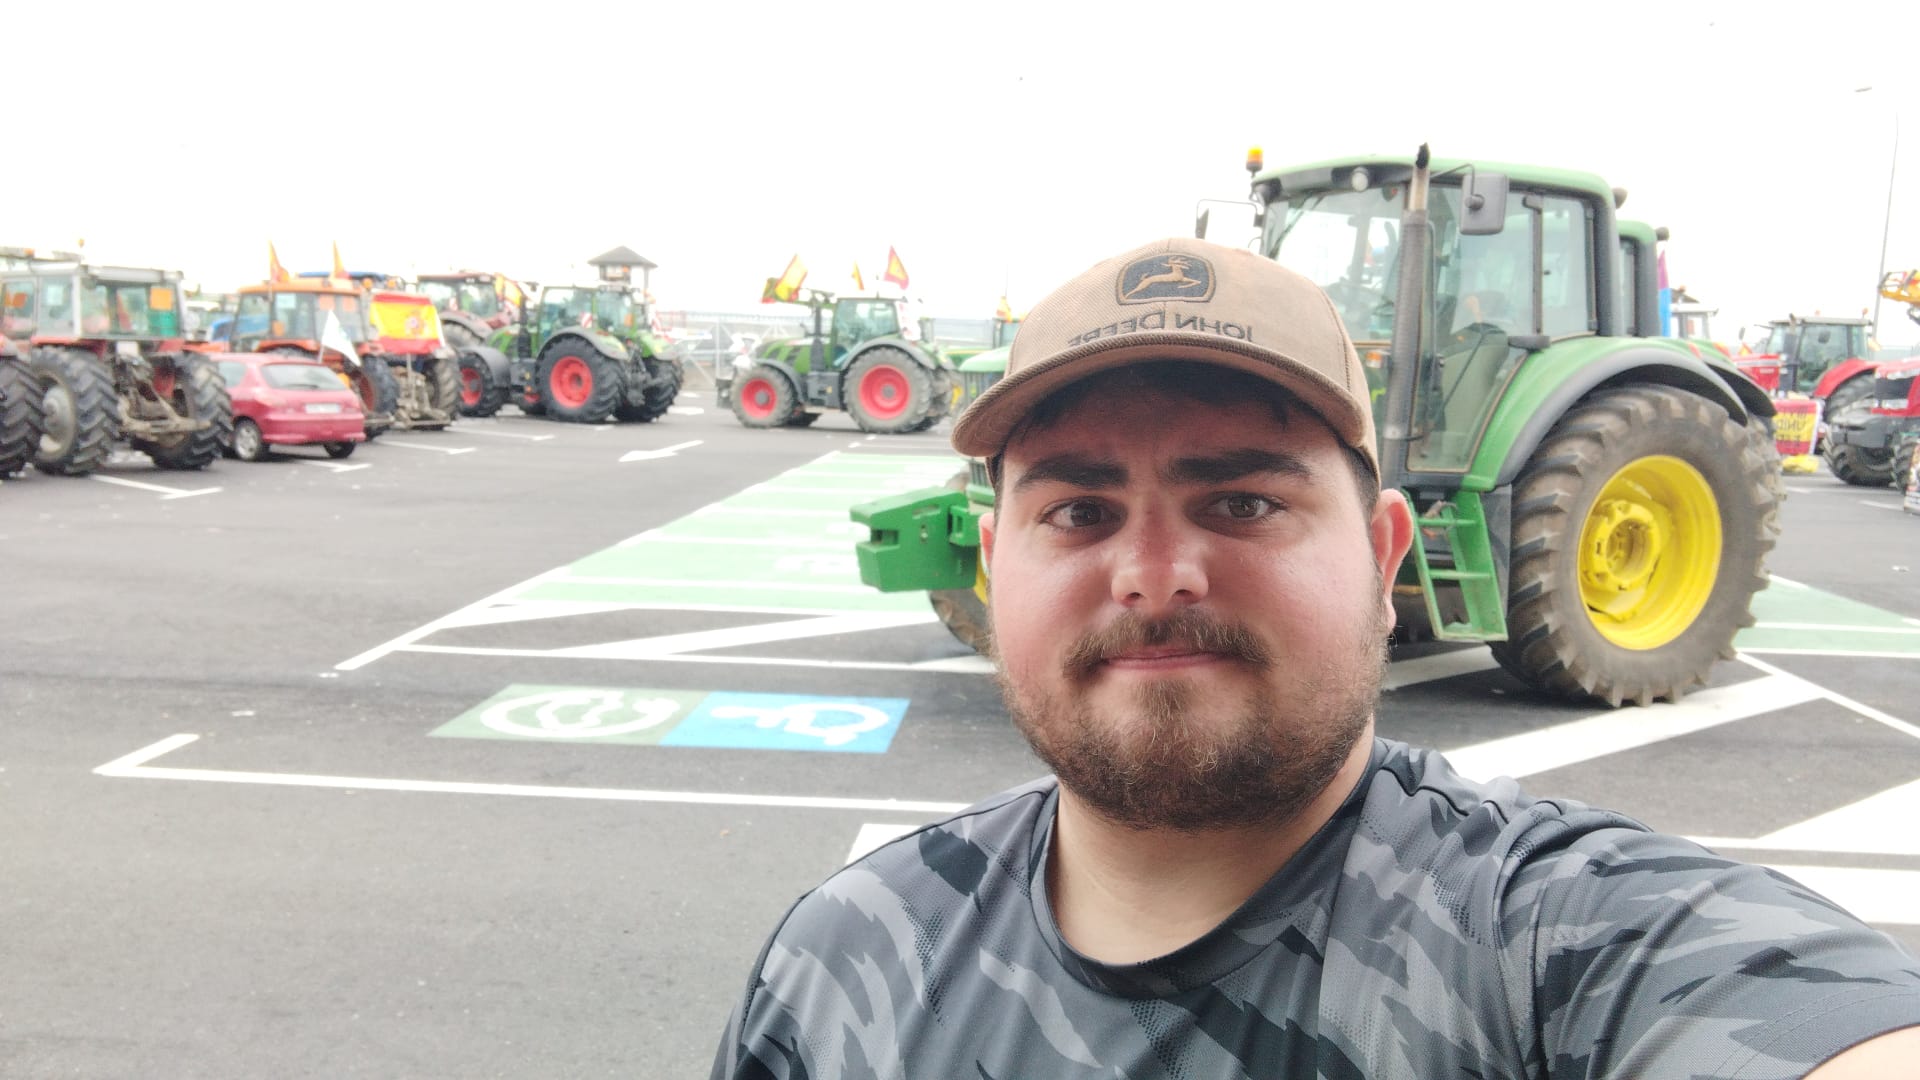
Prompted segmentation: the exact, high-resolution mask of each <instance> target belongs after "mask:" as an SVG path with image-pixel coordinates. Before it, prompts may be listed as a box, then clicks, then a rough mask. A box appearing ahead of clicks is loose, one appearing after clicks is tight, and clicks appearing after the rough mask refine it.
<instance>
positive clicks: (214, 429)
mask: <svg viewBox="0 0 1920 1080" xmlns="http://www.w3.org/2000/svg"><path fill="white" fill-rule="evenodd" d="M172 404H173V407H174V410H175V411H176V412H179V413H180V414H181V415H183V416H186V417H190V418H192V419H194V420H205V421H207V422H208V423H207V426H206V427H204V428H201V429H200V430H198V431H190V432H188V433H186V434H184V435H180V436H177V437H176V438H175V439H174V440H173V441H172V442H170V443H166V444H162V443H155V442H148V441H145V440H141V441H139V442H136V443H135V444H134V449H136V450H139V451H141V452H142V453H144V454H146V455H147V456H148V457H150V458H152V459H153V463H154V464H155V465H157V466H159V467H160V468H162V469H204V468H206V467H207V466H209V465H211V464H213V463H214V461H215V460H216V459H218V458H219V457H220V448H221V447H223V446H225V445H227V443H229V442H231V441H232V440H233V399H232V398H231V397H229V396H228V395H227V384H226V383H225V382H223V381H222V380H221V378H220V371H219V369H218V368H216V367H214V366H213V363H212V362H211V361H209V360H206V359H203V358H201V357H198V356H181V357H179V358H177V359H175V360H174V379H173V401H172Z"/></svg>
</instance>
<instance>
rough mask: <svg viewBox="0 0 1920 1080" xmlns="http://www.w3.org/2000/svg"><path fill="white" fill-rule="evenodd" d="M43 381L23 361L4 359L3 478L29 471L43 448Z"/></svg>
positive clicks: (0, 414) (0, 370) (0, 413)
mask: <svg viewBox="0 0 1920 1080" xmlns="http://www.w3.org/2000/svg"><path fill="white" fill-rule="evenodd" d="M41 394H42V391H41V389H40V380H39V379H38V378H35V377H34V374H33V369H32V368H31V367H28V366H27V362H26V361H25V360H23V359H21V358H20V357H17V356H14V355H11V354H8V355H5V356H0V476H12V475H14V474H15V473H17V472H19V471H20V470H22V469H24V468H26V467H27V463H28V462H30V461H32V460H33V452H34V451H35V450H36V449H38V448H39V446H40V396H41Z"/></svg>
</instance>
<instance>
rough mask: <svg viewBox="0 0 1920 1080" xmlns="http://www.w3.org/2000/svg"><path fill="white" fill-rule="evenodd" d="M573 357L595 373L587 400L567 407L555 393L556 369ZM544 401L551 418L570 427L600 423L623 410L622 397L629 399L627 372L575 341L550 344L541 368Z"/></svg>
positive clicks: (541, 390)
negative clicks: (564, 358)
mask: <svg viewBox="0 0 1920 1080" xmlns="http://www.w3.org/2000/svg"><path fill="white" fill-rule="evenodd" d="M568 356H572V357H575V358H577V359H579V360H581V361H583V362H584V363H585V364H586V365H587V370H588V371H589V372H591V373H592V376H591V377H592V380H593V381H592V384H591V385H590V386H589V387H588V388H587V399H586V400H585V401H583V402H581V403H580V404H578V405H567V404H565V403H563V402H561V401H560V399H559V398H558V397H556V396H555V395H554V393H553V383H552V379H553V369H554V366H555V365H556V364H558V363H559V362H560V360H561V358H563V357H568ZM538 379H539V384H540V397H541V401H542V402H543V403H544V404H545V405H546V411H547V415H548V416H551V417H553V418H554V419H555V420H561V421H564V422H566V423H570V424H597V423H600V422H601V421H602V420H605V419H607V418H608V417H610V416H612V415H613V411H614V410H615V409H616V408H618V407H619V405H620V400H621V398H623V397H625V396H626V385H625V373H624V372H622V371H621V370H620V365H619V363H617V362H616V361H614V360H612V359H610V358H608V357H606V356H603V355H601V353H600V351H599V350H598V349H595V348H594V347H593V346H591V345H588V344H586V343H585V342H584V341H580V340H579V339H578V338H575V339H574V340H573V341H571V342H568V341H562V342H558V343H554V344H550V345H548V346H547V348H545V349H543V350H541V353H540V367H539V376H538Z"/></svg>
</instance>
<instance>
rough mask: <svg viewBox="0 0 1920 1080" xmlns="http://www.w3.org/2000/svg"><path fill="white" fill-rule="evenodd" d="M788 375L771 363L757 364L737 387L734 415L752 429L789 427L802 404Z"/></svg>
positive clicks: (736, 383) (734, 387)
mask: <svg viewBox="0 0 1920 1080" xmlns="http://www.w3.org/2000/svg"><path fill="white" fill-rule="evenodd" d="M795 397H796V394H795V391H794V387H793V384H792V383H790V382H788V381H787V376H786V373H785V372H783V371H781V370H780V369H779V368H776V367H773V366H771V365H768V364H755V365H754V367H753V370H752V371H749V372H747V373H746V375H745V376H743V377H742V378H741V379H739V380H738V381H737V382H735V383H734V384H733V394H732V398H733V401H732V405H733V415H734V416H735V417H736V418H738V419H739V421H740V422H741V423H742V424H745V425H746V426H748V427H750V428H775V427H785V426H786V425H787V424H788V423H789V422H790V421H792V419H793V417H794V414H795V412H796V410H797V409H798V407H799V402H797V401H796V400H795Z"/></svg>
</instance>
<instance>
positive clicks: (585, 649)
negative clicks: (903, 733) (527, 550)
mask: <svg viewBox="0 0 1920 1080" xmlns="http://www.w3.org/2000/svg"><path fill="white" fill-rule="evenodd" d="M939 621H940V619H939V616H937V615H935V614H934V613H933V612H932V611H925V612H860V613H856V614H844V615H828V616H823V617H821V618H814V619H789V620H785V621H783V622H772V623H759V624H756V625H753V626H727V627H722V628H720V629H717V630H693V631H688V632H685V633H679V634H661V635H659V636H657V637H644V638H630V639H628V640H626V641H607V642H601V643H599V644H595V645H576V646H574V647H572V648H564V649H555V650H553V651H552V652H550V653H548V654H547V655H548V656H556V657H576V658H581V659H593V660H654V659H659V658H660V657H664V656H673V655H676V654H678V653H683V652H690V651H694V650H706V649H732V648H738V647H740V646H742V645H765V644H767V643H769V642H774V641H795V640H798V639H800V638H810V637H830V636H832V635H835V634H857V633H862V632H865V631H871V630H890V629H893V628H895V627H900V626H918V625H921V624H923V623H930V622H939Z"/></svg>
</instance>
